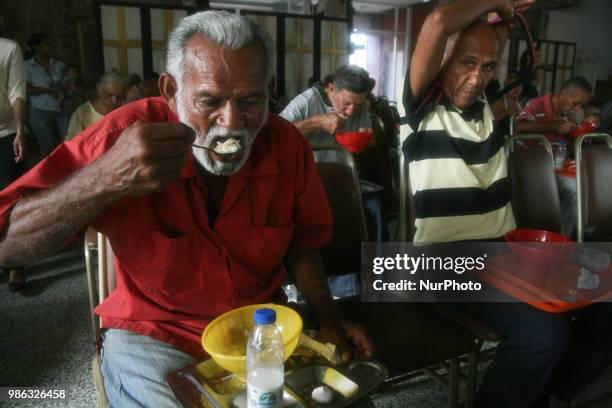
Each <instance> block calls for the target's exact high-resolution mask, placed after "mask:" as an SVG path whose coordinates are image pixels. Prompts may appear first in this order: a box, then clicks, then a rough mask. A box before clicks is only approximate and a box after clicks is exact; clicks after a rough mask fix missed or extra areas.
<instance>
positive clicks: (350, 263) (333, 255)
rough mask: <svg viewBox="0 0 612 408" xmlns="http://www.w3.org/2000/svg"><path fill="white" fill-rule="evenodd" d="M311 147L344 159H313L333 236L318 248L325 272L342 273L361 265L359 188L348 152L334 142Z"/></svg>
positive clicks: (363, 235)
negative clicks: (321, 183) (329, 210)
mask: <svg viewBox="0 0 612 408" xmlns="http://www.w3.org/2000/svg"><path fill="white" fill-rule="evenodd" d="M313 150H315V151H323V150H335V151H337V152H339V153H340V154H341V155H343V156H344V162H342V163H340V162H317V168H318V169H319V174H320V175H321V181H322V182H323V187H324V188H325V192H326V193H327V199H328V201H329V205H330V207H331V210H332V215H333V220H334V224H333V237H332V240H331V242H330V243H329V244H328V245H326V246H325V247H323V248H321V250H320V252H321V257H322V258H323V265H324V267H325V273H326V275H327V276H335V275H344V274H347V273H353V272H357V271H359V270H360V269H361V243H362V242H367V241H368V230H367V225H366V220H365V215H364V212H363V204H362V201H361V200H362V199H361V190H360V187H359V180H358V178H357V172H356V170H355V164H354V161H353V158H352V156H351V154H350V153H349V152H348V151H346V150H345V149H344V148H342V147H340V146H337V145H314V146H313Z"/></svg>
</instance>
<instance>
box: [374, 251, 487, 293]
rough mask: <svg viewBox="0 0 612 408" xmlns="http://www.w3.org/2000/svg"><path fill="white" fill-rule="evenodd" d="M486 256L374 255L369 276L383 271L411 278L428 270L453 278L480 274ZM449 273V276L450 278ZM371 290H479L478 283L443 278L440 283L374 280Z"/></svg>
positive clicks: (480, 288)
mask: <svg viewBox="0 0 612 408" xmlns="http://www.w3.org/2000/svg"><path fill="white" fill-rule="evenodd" d="M486 259H487V254H483V255H482V256H478V257H470V256H467V257H462V256H459V257H451V256H446V257H442V256H426V255H425V254H423V253H421V254H420V255H417V256H411V255H409V254H407V253H403V254H399V253H397V254H395V256H393V257H383V256H377V257H375V258H374V259H373V262H372V273H374V274H375V275H382V274H384V273H385V271H398V272H401V273H406V274H409V275H411V276H413V275H415V274H417V273H419V272H421V273H423V272H425V273H426V272H430V271H446V272H454V273H455V274H457V275H463V274H464V273H466V272H468V273H470V272H473V271H483V270H484V269H485V260H486ZM452 276H453V275H452V274H449V277H452ZM372 287H373V289H374V290H376V291H381V290H382V291H384V290H391V291H397V290H409V291H416V290H421V291H440V290H443V291H448V290H453V291H464V290H468V291H479V290H482V284H481V283H480V282H478V281H472V280H468V281H464V282H462V281H458V280H456V279H444V280H443V281H435V280H431V279H418V280H410V279H400V280H399V281H398V282H385V281H384V280H383V279H375V280H374V282H373V283H372Z"/></svg>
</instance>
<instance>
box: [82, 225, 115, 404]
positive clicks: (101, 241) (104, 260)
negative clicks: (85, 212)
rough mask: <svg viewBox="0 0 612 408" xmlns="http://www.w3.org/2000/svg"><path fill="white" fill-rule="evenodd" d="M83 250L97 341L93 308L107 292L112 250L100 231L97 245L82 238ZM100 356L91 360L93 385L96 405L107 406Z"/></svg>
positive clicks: (94, 326) (92, 324)
mask: <svg viewBox="0 0 612 408" xmlns="http://www.w3.org/2000/svg"><path fill="white" fill-rule="evenodd" d="M84 241H85V243H84V251H85V268H86V270H87V289H88V292H89V306H90V313H91V326H92V331H93V339H94V341H97V337H98V331H99V330H100V328H101V322H100V318H99V317H98V316H96V315H95V314H94V308H95V307H96V306H97V305H98V304H100V303H101V302H102V301H103V300H104V299H105V298H106V297H107V296H108V294H109V285H108V277H109V274H108V267H109V264H108V257H109V255H112V251H111V252H109V251H108V250H107V245H108V242H107V238H106V236H104V235H103V234H101V233H98V234H97V241H98V242H97V247H94V246H91V245H89V243H88V242H87V240H86V239H85V240H84ZM94 250H95V251H97V252H98V280H97V282H96V272H95V269H94V262H93V254H92V252H93V251H94ZM100 363H101V361H100V356H99V355H98V353H96V355H95V356H94V358H93V360H92V362H91V368H92V375H93V378H94V385H95V387H96V392H97V394H98V407H99V408H107V407H108V406H109V405H110V404H109V402H108V398H107V396H106V391H105V390H104V378H103V377H102V372H101V367H100Z"/></svg>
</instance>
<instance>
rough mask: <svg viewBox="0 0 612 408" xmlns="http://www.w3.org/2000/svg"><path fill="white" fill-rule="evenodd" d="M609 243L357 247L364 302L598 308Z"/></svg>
mask: <svg viewBox="0 0 612 408" xmlns="http://www.w3.org/2000/svg"><path fill="white" fill-rule="evenodd" d="M610 254H612V244H611V243H599V244H598V245H597V246H593V245H585V244H575V243H571V244H551V243H505V242H462V243H447V244H435V245H419V246H415V245H413V244H411V243H385V244H369V243H368V244H362V256H361V295H362V300H363V301H365V302H381V301H382V302H432V301H433V302H436V301H440V302H530V303H534V302H553V303H554V302H557V303H558V302H576V303H578V302H599V301H608V300H610V299H611V298H612V267H611V262H610Z"/></svg>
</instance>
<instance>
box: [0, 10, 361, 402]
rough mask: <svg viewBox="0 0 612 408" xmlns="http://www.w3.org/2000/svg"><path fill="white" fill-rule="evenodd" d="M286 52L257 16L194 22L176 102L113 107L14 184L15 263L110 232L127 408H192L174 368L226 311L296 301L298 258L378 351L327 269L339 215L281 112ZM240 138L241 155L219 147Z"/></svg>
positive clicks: (350, 330) (340, 336)
mask: <svg viewBox="0 0 612 408" xmlns="http://www.w3.org/2000/svg"><path fill="white" fill-rule="evenodd" d="M272 51H273V48H272V45H271V41H270V38H269V35H268V34H267V33H266V32H265V31H263V30H262V29H260V28H259V27H258V26H257V25H255V24H254V23H252V22H251V21H249V20H248V19H246V18H243V17H240V16H237V15H233V14H228V13H225V12H213V11H209V12H202V13H197V14H194V15H192V16H190V17H187V18H186V19H184V20H183V21H182V22H181V23H180V24H179V26H178V27H177V28H176V29H175V31H174V32H173V33H172V35H171V37H170V40H169V44H168V59H167V73H165V74H163V75H162V76H161V78H160V81H159V86H160V90H161V93H162V95H163V96H162V97H160V98H149V99H143V100H139V101H137V102H134V103H132V104H129V105H126V106H124V107H123V108H120V109H118V110H116V111H114V112H112V113H111V114H109V115H107V116H106V117H105V118H104V119H103V120H101V121H99V122H97V123H96V124H95V125H93V126H91V127H89V128H88V129H86V130H85V131H84V132H82V133H81V134H80V135H78V136H77V137H76V138H75V139H73V140H71V141H68V142H65V143H63V144H62V145H60V147H58V148H57V149H56V150H55V151H54V152H53V153H52V154H51V155H50V156H49V157H48V158H47V159H45V160H44V161H42V162H41V163H40V164H39V165H38V166H37V167H35V168H34V169H33V170H32V171H30V172H29V173H27V174H26V175H25V176H23V177H22V178H21V179H20V180H19V181H18V182H16V183H15V184H13V185H12V186H10V187H9V188H8V189H6V190H4V191H2V193H0V237H1V238H0V244H1V245H0V265H2V266H7V267H14V266H19V265H22V264H24V263H26V262H28V263H29V262H33V261H35V260H36V259H40V258H42V257H44V256H47V255H49V254H51V253H52V252H54V251H56V250H58V249H59V248H61V247H62V245H63V244H64V243H65V242H66V241H67V240H69V239H70V238H71V237H74V236H75V235H77V234H78V233H79V231H81V230H83V229H84V228H85V227H86V226H88V225H92V226H93V227H94V228H95V229H97V230H98V231H101V232H103V233H104V234H106V235H107V236H108V238H109V240H110V242H111V245H112V248H113V251H114V252H115V255H116V265H115V266H116V270H117V288H116V289H115V290H114V291H113V292H112V293H111V294H110V296H109V297H108V298H107V299H106V300H105V301H104V302H103V303H102V304H101V305H100V306H98V308H97V309H96V313H97V314H99V315H100V316H101V317H102V324H103V326H104V328H105V329H106V330H105V332H104V334H103V342H102V372H103V375H104V379H105V387H106V391H107V395H108V397H109V400H110V402H111V404H112V405H113V406H118V407H124V406H155V407H164V406H175V405H177V404H178V403H177V401H176V400H175V399H174V397H173V395H172V393H171V391H170V389H169V387H168V386H167V384H166V382H165V377H166V375H167V374H168V373H169V372H171V371H173V370H176V369H178V368H181V367H183V366H186V365H189V364H193V363H194V362H195V361H196V359H202V358H203V357H205V355H204V352H203V350H202V348H201V346H200V335H201V333H202V330H203V328H204V327H205V326H206V325H207V324H208V323H209V322H210V321H211V320H212V319H214V318H215V317H216V316H219V315H220V314H221V313H224V312H226V311H228V310H231V309H233V308H236V307H239V306H242V305H246V304H253V303H263V302H270V301H282V299H283V295H282V292H281V282H282V281H283V278H284V277H285V270H284V268H283V260H286V262H287V263H288V265H290V267H291V269H292V271H293V273H294V277H295V280H296V284H297V286H298V287H299V288H300V290H302V292H303V294H304V297H305V299H306V300H307V301H308V302H309V303H310V304H311V305H312V306H313V308H314V310H315V311H316V313H317V315H318V317H319V321H320V328H321V332H322V335H323V336H324V337H326V339H327V340H328V341H333V342H335V343H336V344H339V345H340V347H341V348H344V349H345V350H346V349H347V348H348V344H349V340H350V341H352V342H353V344H354V345H355V346H357V347H358V348H361V349H362V350H363V351H364V352H366V353H368V354H369V353H371V351H372V344H371V342H370V340H369V338H368V337H367V335H366V334H365V333H364V331H363V329H361V327H360V326H357V325H355V324H352V323H350V322H348V321H346V320H343V319H342V318H341V317H340V315H339V313H338V311H337V309H336V308H335V306H334V304H333V302H332V301H331V298H330V295H329V291H328V288H327V286H326V283H325V282H326V281H325V278H324V275H323V273H322V271H321V269H322V268H321V262H320V258H319V255H318V252H317V250H316V248H317V247H320V246H321V245H324V244H325V243H326V242H327V241H328V240H329V239H330V236H331V223H332V220H331V214H330V209H329V206H328V203H327V200H326V197H325V192H324V190H323V187H322V184H321V181H320V178H319V175H318V172H317V171H316V167H315V164H314V161H313V157H312V152H311V150H310V147H309V145H308V142H307V141H306V140H305V139H304V138H303V137H302V135H301V133H300V132H299V131H298V130H297V129H296V128H295V127H294V126H293V125H291V124H290V123H289V122H287V121H285V120H284V119H281V118H279V117H278V116H275V115H273V114H268V112H267V106H268V91H267V86H266V85H267V83H268V80H269V79H270V77H271V67H272V65H271V61H272ZM224 143H225V144H226V145H229V146H231V149H230V150H232V151H233V154H232V155H229V156H226V155H221V154H219V153H218V152H217V150H216V149H218V148H219V147H218V146H219V145H221V144H224ZM192 145H193V146H192ZM196 146H201V147H205V148H206V149H207V150H206V149H202V148H201V147H196Z"/></svg>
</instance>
